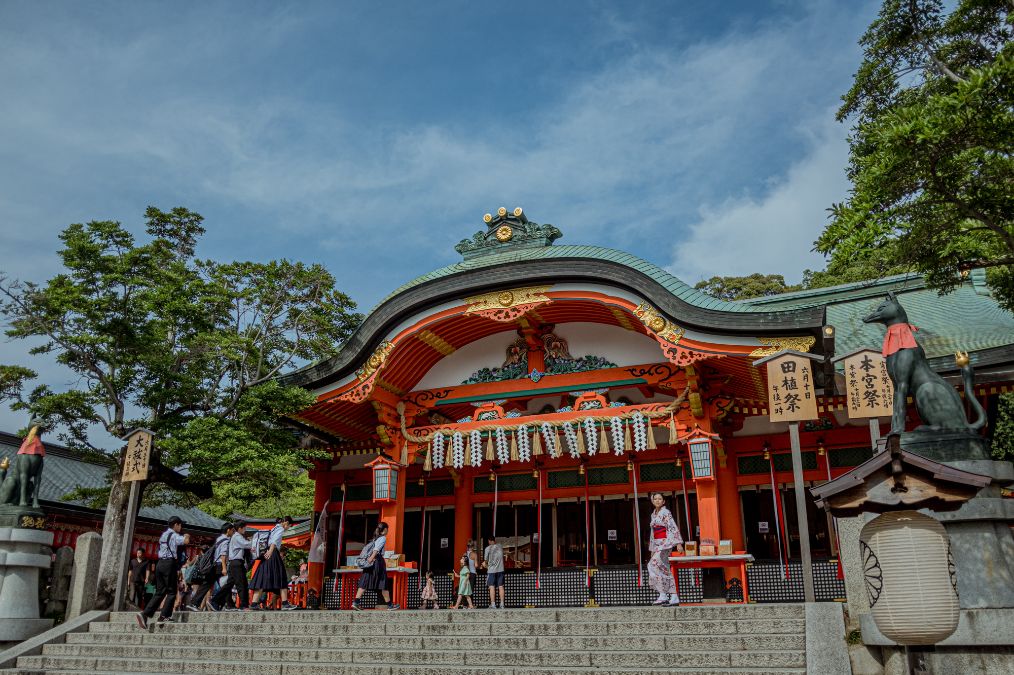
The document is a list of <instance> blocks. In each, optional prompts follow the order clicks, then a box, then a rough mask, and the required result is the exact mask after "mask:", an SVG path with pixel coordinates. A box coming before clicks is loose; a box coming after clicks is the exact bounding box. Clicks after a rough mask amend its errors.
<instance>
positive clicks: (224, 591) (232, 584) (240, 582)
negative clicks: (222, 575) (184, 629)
mask: <svg viewBox="0 0 1014 675" xmlns="http://www.w3.org/2000/svg"><path fill="white" fill-rule="evenodd" d="M250 546H251V542H250V540H249V539H247V538H246V523H236V532H235V533H234V534H233V535H232V537H231V538H230V539H229V564H228V567H227V570H228V574H229V581H228V582H227V583H226V584H225V585H224V586H222V587H221V588H220V589H218V593H216V594H215V597H213V598H212V599H211V608H212V609H213V610H215V611H216V612H220V611H222V610H223V609H225V610H226V611H232V610H235V609H236V608H235V607H233V606H232V603H231V602H230V600H231V599H232V589H233V588H235V589H236V594H237V595H238V596H239V609H240V610H249V609H250V593H249V591H248V590H247V584H246V570H247V558H248V557H249V555H250ZM226 603H228V606H226Z"/></svg>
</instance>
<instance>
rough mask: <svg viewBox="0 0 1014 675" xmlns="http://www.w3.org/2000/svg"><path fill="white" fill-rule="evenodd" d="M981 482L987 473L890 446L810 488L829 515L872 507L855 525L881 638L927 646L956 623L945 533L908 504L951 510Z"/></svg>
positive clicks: (955, 592) (986, 481)
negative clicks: (860, 526)
mask: <svg viewBox="0 0 1014 675" xmlns="http://www.w3.org/2000/svg"><path fill="white" fill-rule="evenodd" d="M989 483H990V478H989V477H988V476H981V475H979V474H974V473H970V472H967V471H962V470H960V469H955V468H953V467H950V466H947V465H944V464H941V463H939V462H936V461H933V460H931V459H927V458H925V457H922V456H920V455H917V454H915V453H911V452H907V451H904V450H898V449H894V450H892V451H891V452H881V453H879V454H877V455H874V456H873V458H872V459H870V460H868V461H866V462H864V463H863V464H860V465H859V466H857V467H856V468H854V469H852V470H851V471H849V472H848V473H845V474H842V475H841V476H839V477H838V478H835V479H834V480H832V481H829V482H827V483H824V484H823V485H820V486H818V487H815V488H812V489H811V490H810V492H811V493H812V494H813V496H814V498H815V499H816V504H817V507H818V508H819V507H821V506H823V507H824V508H825V509H827V510H828V511H829V512H830V513H831V515H833V516H835V517H839V518H840V517H848V516H856V515H859V514H861V513H876V514H880V515H878V516H877V517H876V518H874V519H873V520H871V521H870V522H868V523H866V525H865V526H864V527H863V529H862V531H861V533H860V535H859V541H860V544H859V547H860V552H861V556H862V570H863V576H864V581H865V586H866V593H867V597H868V598H869V601H870V613H871V614H872V615H873V620H874V622H875V623H876V627H877V629H878V630H879V631H880V633H881V634H883V635H884V637H886V638H888V639H890V640H892V641H893V642H895V643H897V644H899V645H931V644H936V643H938V642H941V641H942V640H944V639H946V638H948V637H950V635H951V634H952V633H954V631H955V630H956V629H957V627H958V619H959V614H960V609H961V608H960V604H959V599H958V587H957V576H956V571H955V568H954V562H953V559H952V558H951V550H950V540H949V537H948V536H947V532H946V530H945V529H944V527H943V525H941V524H940V521H938V520H937V519H936V518H933V517H931V516H928V515H925V514H923V513H919V512H918V511H917V510H916V509H923V508H924V509H932V510H933V511H935V512H941V511H944V512H946V511H954V510H956V509H958V508H960V507H961V506H962V504H964V503H965V502H967V501H968V500H969V499H971V498H972V497H974V496H975V495H976V493H978V492H979V490H981V489H982V488H983V487H985V486H986V485H989ZM864 634H865V633H864Z"/></svg>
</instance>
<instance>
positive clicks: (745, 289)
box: [694, 273, 802, 300]
mask: <svg viewBox="0 0 1014 675" xmlns="http://www.w3.org/2000/svg"><path fill="white" fill-rule="evenodd" d="M694 288H696V289H697V290H700V291H704V292H705V293H707V294H708V295H710V296H711V297H713V298H718V299H719V300H746V299H748V298H760V297H764V296H767V295H777V294H778V293H787V292H789V291H798V290H800V289H801V288H802V286H799V285H796V286H790V285H788V284H786V283H785V277H783V276H782V275H781V274H760V273H754V274H751V275H749V276H745V277H711V278H710V279H707V280H705V281H699V282H697V284H695V285H694Z"/></svg>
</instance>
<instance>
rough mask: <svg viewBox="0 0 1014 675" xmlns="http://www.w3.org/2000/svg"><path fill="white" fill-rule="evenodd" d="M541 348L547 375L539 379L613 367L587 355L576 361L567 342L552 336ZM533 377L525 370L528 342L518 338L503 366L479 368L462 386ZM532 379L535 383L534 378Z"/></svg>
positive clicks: (509, 348) (605, 360)
mask: <svg viewBox="0 0 1014 675" xmlns="http://www.w3.org/2000/svg"><path fill="white" fill-rule="evenodd" d="M542 345H543V349H544V350H545V355H546V360H545V362H546V372H544V373H539V374H538V376H539V377H540V378H541V377H545V376H546V375H565V374H567V373H583V372H585V371H588V370H599V369H602V368H615V367H616V364H615V363H613V362H612V361H609V360H607V359H605V358H603V357H601V356H594V355H591V354H588V355H586V356H581V357H579V358H574V357H573V356H571V355H570V348H569V347H568V346H567V341H566V340H565V339H563V338H562V337H560V336H558V335H556V334H555V333H546V334H544V335H543V336H542ZM524 377H532V376H531V375H530V373H529V370H528V343H527V342H525V339H524V338H522V337H519V338H517V339H516V340H514V341H513V342H511V343H510V345H508V347H507V352H506V355H505V359H504V362H503V365H502V366H500V367H499V368H480V369H479V370H477V371H475V372H474V373H472V376H471V377H469V378H468V379H467V380H465V381H464V382H462V384H478V383H479V382H502V381H504V380H520V379H521V378H524ZM532 379H533V380H535V381H537V380H536V379H535V378H534V377H532Z"/></svg>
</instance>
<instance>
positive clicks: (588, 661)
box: [43, 644, 806, 669]
mask: <svg viewBox="0 0 1014 675" xmlns="http://www.w3.org/2000/svg"><path fill="white" fill-rule="evenodd" d="M43 656H50V657H61V658H65V659H68V660H75V659H86V660H87V659H107V658H122V659H135V660H143V661H145V662H151V663H157V662H159V661H160V660H162V661H164V660H172V659H176V658H181V657H182V658H184V659H185V660H186V661H191V660H197V661H205V660H209V661H210V660H220V661H225V662H228V663H243V662H246V663H248V664H250V665H251V666H252V667H253V668H257V667H258V666H259V665H260V662H268V663H332V664H333V663H363V664H371V665H375V664H386V665H394V664H400V665H452V666H481V665H484V664H489V665H506V666H512V667H516V666H537V667H550V666H554V665H555V666H560V667H563V668H567V667H570V668H573V667H587V666H592V667H597V668H630V667H642V668H649V669H650V668H688V667H701V666H706V667H709V668H728V667H739V668H741V667H747V666H754V665H760V666H764V667H779V668H791V667H800V666H804V665H805V664H806V658H805V655H804V654H803V653H802V652H801V651H799V650H796V651H764V652H749V653H746V652H721V651H717V652H716V651H696V652H694V651H681V652H673V651H665V650H656V651H651V652H644V651H625V652H615V651H599V650H585V651H557V652H545V651H538V650H527V651H526V650H512V651H496V650H494V649H489V648H487V647H485V646H484V645H481V644H474V645H470V647H469V649H458V650H436V649H428V650H424V651H420V650H399V649H392V648H389V647H387V646H386V645H385V646H384V648H383V649H374V650H363V649H358V650H353V649H299V648H288V649H268V648H253V649H250V648H241V647H217V646H215V647H211V646H208V647H198V646H188V647H186V648H185V649H181V648H179V647H174V646H167V647H161V646H138V645H115V646H110V645H46V646H45V648H44V649H43Z"/></svg>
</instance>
